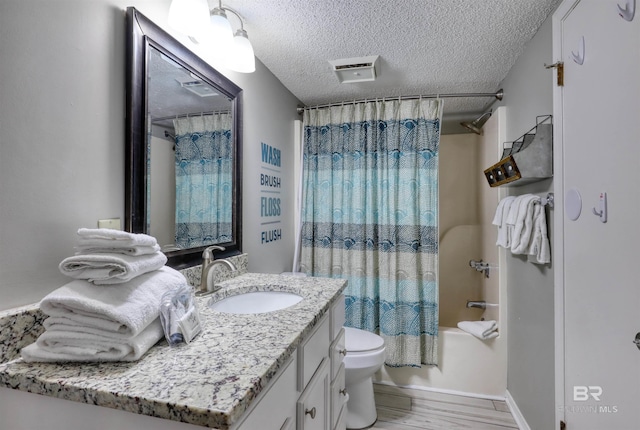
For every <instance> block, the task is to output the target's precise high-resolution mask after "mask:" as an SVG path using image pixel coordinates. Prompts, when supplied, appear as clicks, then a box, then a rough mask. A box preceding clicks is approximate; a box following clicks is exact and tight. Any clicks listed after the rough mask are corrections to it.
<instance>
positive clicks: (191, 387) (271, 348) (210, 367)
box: [0, 274, 346, 429]
mask: <svg viewBox="0 0 640 430" xmlns="http://www.w3.org/2000/svg"><path fill="white" fill-rule="evenodd" d="M221 285H223V287H224V289H223V290H221V291H219V292H216V293H214V294H213V295H212V296H214V297H216V298H219V297H221V296H225V295H232V294H233V293H234V292H237V291H243V292H247V291H253V290H269V289H279V290H287V291H294V292H298V293H299V294H300V295H302V296H303V297H304V299H303V300H302V301H301V302H300V303H298V304H296V305H294V306H292V307H290V308H287V309H284V310H281V311H277V312H269V313H265V314H253V315H234V314H226V313H221V312H215V311H213V310H211V309H209V308H208V306H207V303H208V302H209V300H211V298H212V296H207V297H199V298H197V301H198V305H199V310H200V316H201V319H202V325H203V331H202V332H201V333H200V334H199V335H198V336H197V337H196V338H195V339H194V340H193V341H192V342H191V343H190V344H188V345H183V346H179V347H173V348H172V347H170V346H168V345H167V343H166V342H165V341H164V340H163V341H162V342H160V343H158V344H157V345H156V346H154V347H153V348H151V349H150V350H149V352H147V353H146V354H145V355H144V356H143V357H142V358H141V359H140V360H139V361H137V362H133V363H128V362H118V363H82V364H76V363H65V364H49V363H25V362H23V361H22V360H21V359H19V358H18V359H15V360H13V361H10V362H7V363H4V364H0V386H6V387H9V388H13V389H18V390H23V391H29V392H32V393H37V394H44V395H48V396H52V397H58V398H62V399H67V400H73V401H77V402H82V403H89V404H95V405H99V406H106V407H111V408H115V409H120V410H124V411H129V412H133V413H137V414H145V415H150V416H154V417H159V418H165V419H170V420H174V421H181V422H186V423H191V424H195V425H201V426H207V427H213V428H220V429H226V428H228V427H229V426H230V425H231V424H233V423H235V422H236V421H237V420H238V418H239V417H240V416H241V415H242V414H243V413H244V412H245V411H246V410H247V408H248V407H249V405H250V403H251V401H252V400H253V399H254V398H255V397H256V396H257V395H258V394H259V393H260V391H261V390H262V388H263V387H265V386H266V385H267V384H268V383H269V381H270V380H271V379H272V377H273V376H274V375H275V374H276V373H277V372H278V370H279V369H280V367H281V366H282V365H283V364H284V363H286V361H287V360H288V358H289V357H290V356H291V354H292V353H293V352H294V351H295V348H296V347H297V346H298V345H299V344H300V342H301V341H302V339H303V338H304V337H305V336H306V335H307V334H308V333H309V332H310V331H311V330H312V329H313V327H314V326H315V324H316V323H317V322H318V321H319V320H320V318H321V317H322V316H323V315H324V314H325V313H326V312H328V310H329V308H330V306H331V303H332V302H333V301H334V300H335V299H337V298H338V296H339V295H340V293H341V292H342V291H343V290H344V288H345V286H346V281H344V280H336V279H327V278H301V277H293V276H282V275H269V274H245V275H241V276H239V277H236V278H233V279H230V280H228V281H225V282H223V283H222V284H221ZM256 285H259V286H260V287H259V288H255V287H254V286H256ZM281 287H283V288H281Z"/></svg>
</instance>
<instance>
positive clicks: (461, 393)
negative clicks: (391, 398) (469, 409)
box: [374, 381, 529, 430]
mask: <svg viewBox="0 0 640 430" xmlns="http://www.w3.org/2000/svg"><path fill="white" fill-rule="evenodd" d="M374 384H379V385H389V386H391V387H398V388H410V389H412V390H420V391H431V392H434V393H442V394H452V395H454V396H464V397H474V398H476V399H487V400H502V401H506V399H505V398H504V397H501V396H493V395H490V394H481V393H467V392H466V391H456V390H447V389H444V388H433V387H425V386H423V385H398V384H393V383H391V382H385V381H374ZM527 430H529V428H528V427H527Z"/></svg>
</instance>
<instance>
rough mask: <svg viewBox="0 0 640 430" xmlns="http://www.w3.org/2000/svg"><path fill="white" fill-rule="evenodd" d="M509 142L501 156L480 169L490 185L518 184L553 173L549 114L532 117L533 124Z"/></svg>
mask: <svg viewBox="0 0 640 430" xmlns="http://www.w3.org/2000/svg"><path fill="white" fill-rule="evenodd" d="M507 143H509V142H507ZM510 143H511V146H510V147H506V148H505V149H504V150H503V151H502V160H500V161H499V162H497V163H496V164H494V165H493V166H491V167H489V168H487V169H485V171H484V175H485V177H486V178H487V182H489V185H490V186H491V187H498V186H501V185H509V186H519V185H525V184H529V183H531V182H536V181H541V180H543V179H547V178H551V177H553V123H552V116H551V115H543V116H538V117H536V125H535V127H533V128H532V129H531V130H529V131H528V132H527V133H525V134H523V135H522V136H520V138H519V139H517V140H515V141H513V142H510Z"/></svg>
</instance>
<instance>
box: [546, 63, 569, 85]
mask: <svg viewBox="0 0 640 430" xmlns="http://www.w3.org/2000/svg"><path fill="white" fill-rule="evenodd" d="M544 67H545V68H547V69H556V84H557V85H558V86H559V87H563V86H564V63H563V62H562V61H558V62H557V63H553V64H545V65H544Z"/></svg>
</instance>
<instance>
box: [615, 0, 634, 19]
mask: <svg viewBox="0 0 640 430" xmlns="http://www.w3.org/2000/svg"><path fill="white" fill-rule="evenodd" d="M635 14H636V0H627V4H626V5H625V7H624V8H621V7H620V5H618V15H620V16H621V17H622V19H624V20H625V21H633V17H634V16H635Z"/></svg>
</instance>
